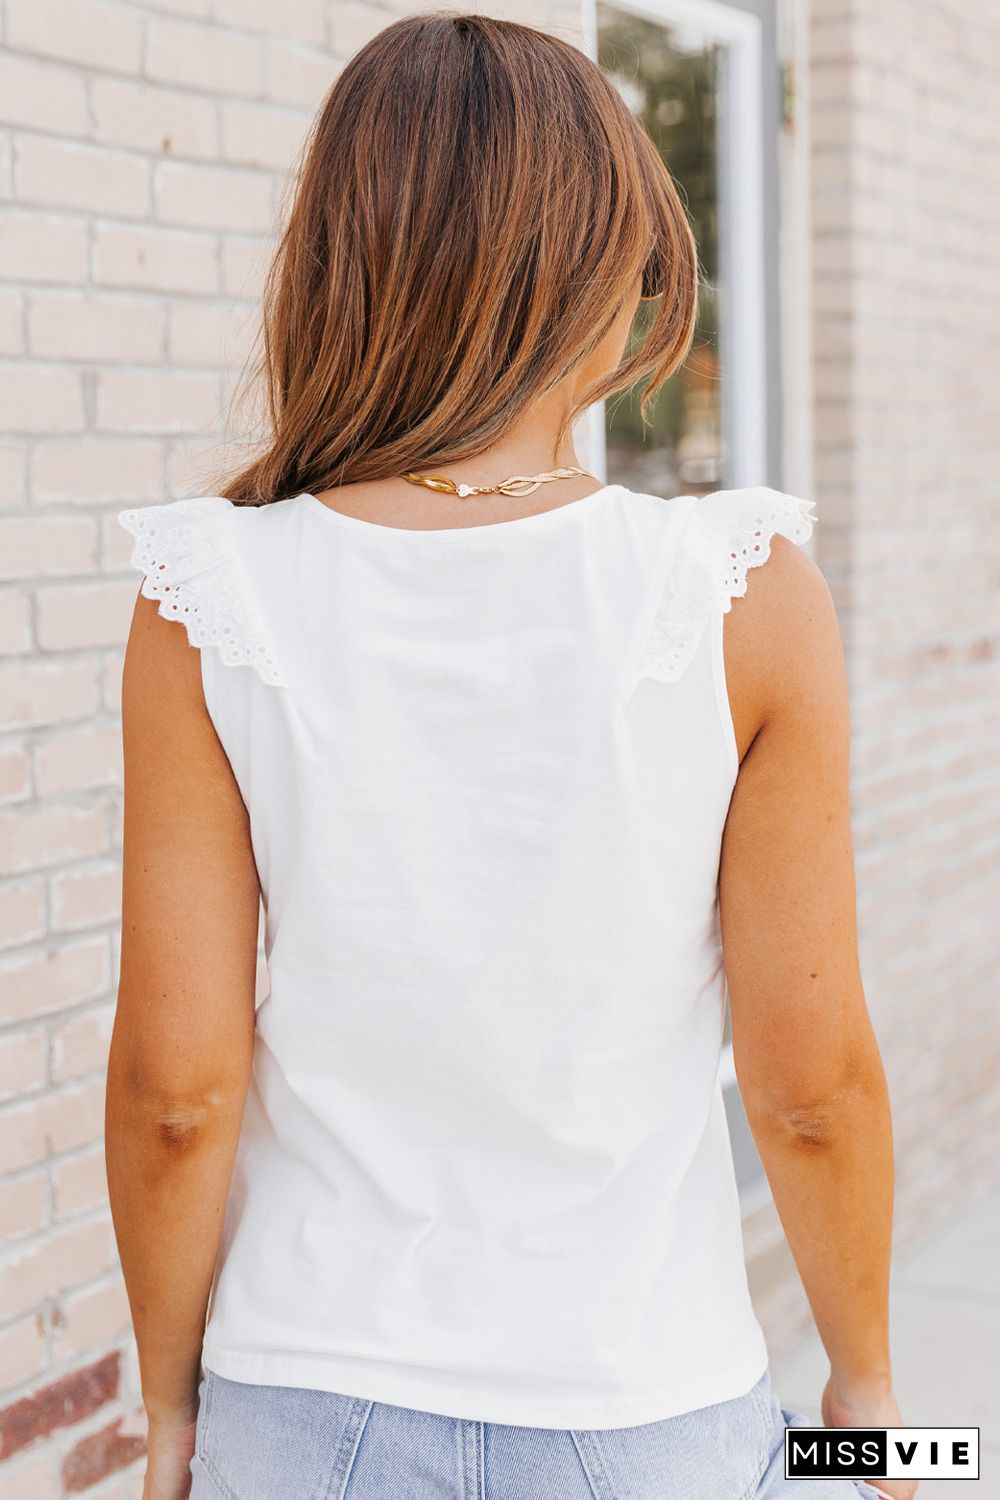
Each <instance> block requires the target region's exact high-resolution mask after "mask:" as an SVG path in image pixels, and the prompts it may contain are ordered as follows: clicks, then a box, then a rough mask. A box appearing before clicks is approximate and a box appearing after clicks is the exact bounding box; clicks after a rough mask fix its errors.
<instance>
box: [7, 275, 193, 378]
mask: <svg viewBox="0 0 1000 1500" xmlns="http://www.w3.org/2000/svg"><path fill="white" fill-rule="evenodd" d="M165 322H166V318H165V314H164V311H163V309H162V308H161V307H159V306H158V305H157V304H156V303H150V302H149V301H148V300H146V299H140V298H137V297H107V296H105V297H91V296H81V295H80V294H79V293H76V292H36V293H35V294H34V295H33V296H32V297H31V298H30V300H29V306H28V341H29V347H30V349H31V353H32V354H34V355H36V356H38V357H39V358H40V359H55V360H58V359H67V360H71V359H80V360H130V361H134V362H135V363H137V364H138V363H143V362H154V363H155V362H157V361H159V360H160V359H161V358H162V355H163V348H164V328H165Z"/></svg>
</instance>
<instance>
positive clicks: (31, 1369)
mask: <svg viewBox="0 0 1000 1500" xmlns="http://www.w3.org/2000/svg"><path fill="white" fill-rule="evenodd" d="M46 1360H47V1350H46V1347H45V1328H44V1325H43V1323H42V1321H41V1319H40V1318H33V1317H28V1318H20V1319H19V1320H18V1321H17V1322H16V1323H11V1324H10V1325H9V1327H7V1328H5V1329H3V1331H2V1332H0V1382H2V1388H3V1389H4V1390H10V1389H11V1387H13V1386H15V1385H20V1384H21V1383H22V1381H27V1380H31V1379H32V1377H33V1376H35V1375H39V1374H41V1372H42V1371H43V1370H44V1368H45V1365H46ZM4 1468H5V1469H6V1468H7V1465H6V1464H5V1465H4ZM15 1483H16V1481H15ZM10 1493H11V1491H10V1490H8V1489H7V1488H6V1486H5V1488H4V1494H5V1495H9V1494H10ZM15 1493H16V1491H15ZM42 1493H44V1492H43V1491H41V1490H35V1489H34V1488H33V1489H31V1490H25V1491H24V1494H25V1495H26V1496H27V1495H30V1496H32V1497H35V1496H36V1495H39V1494H42Z"/></svg>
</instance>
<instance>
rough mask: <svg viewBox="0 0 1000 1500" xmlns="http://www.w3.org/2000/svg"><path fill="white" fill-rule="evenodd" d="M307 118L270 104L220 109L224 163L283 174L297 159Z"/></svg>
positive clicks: (238, 104)
mask: <svg viewBox="0 0 1000 1500" xmlns="http://www.w3.org/2000/svg"><path fill="white" fill-rule="evenodd" d="M309 123H310V121H309V116H308V115H307V114H305V113H303V112H302V111H300V110H296V109H282V108H279V107H278V106H276V105H273V104H242V103H239V102H237V101H235V100H234V101H232V102H231V103H230V102H224V103H223V105H222V154H223V156H224V157H225V159H226V161H231V162H238V163H245V164H246V165H248V166H253V167H272V168H274V169H275V170H276V171H278V172H287V171H288V170H289V169H290V168H291V167H292V165H293V164H294V162H295V161H296V158H297V157H298V155H299V152H300V150H301V147H302V144H303V141H304V140H305V136H306V133H307V131H308V129H309Z"/></svg>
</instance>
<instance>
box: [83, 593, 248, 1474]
mask: <svg viewBox="0 0 1000 1500" xmlns="http://www.w3.org/2000/svg"><path fill="white" fill-rule="evenodd" d="M122 691H123V700H122V724H123V730H122V733H123V744H124V757H125V818H124V835H123V838H124V870H123V881H122V959H121V981H120V985H119V990H118V1008H117V1012H116V1016H115V1024H114V1030H113V1033H112V1038H111V1051H110V1058H109V1064H108V1085H107V1098H106V1117H105V1127H106V1155H107V1175H108V1187H109V1192H110V1197H111V1211H112V1218H113V1221H114V1228H115V1234H116V1238H117V1241H118V1249H119V1254H120V1257H121V1263H122V1270H123V1272H124V1276H125V1285H126V1289H127V1292H128V1299H129V1304H130V1307H131V1311H132V1321H133V1325H134V1328H135V1335H136V1341H137V1344H138V1352H139V1371H140V1380H141V1386H142V1396H143V1401H144V1403H145V1406H146V1411H147V1415H148V1417H149V1424H150V1465H151V1466H152V1463H153V1459H154V1456H155V1451H156V1449H157V1447H158V1446H160V1447H163V1446H167V1447H171V1446H177V1443H175V1441H174V1440H175V1438H176V1439H178V1440H179V1445H180V1448H181V1449H183V1448H184V1447H185V1446H186V1445H187V1439H188V1436H190V1439H191V1444H192V1445H193V1424H194V1419H195V1416H196V1413H197V1392H198V1381H199V1378H200V1373H201V1371H200V1364H201V1344H202V1335H203V1332H204V1326H205V1317H206V1311H207V1307H208V1298H209V1292H210V1289H211V1283H212V1275H213V1270H214V1266H215V1259H216V1255H217V1252H218V1247H219V1239H220V1233H221V1228H222V1217H223V1211H224V1209H225V1204H226V1198H227V1194H228V1190H229V1181H230V1176H231V1172H232V1166H233V1159H234V1155H235V1150H236V1143H237V1140H238V1137H239V1130H240V1123H241V1119H242V1115H243V1107H244V1103H245V1100H246V1093H247V1088H248V1085H249V1080H250V1073H251V1066H252V1058H253V1035H254V994H255V972H256V955H257V929H258V916H259V900H260V896H259V885H258V880H257V871H256V866H255V864H254V859H253V852H252V847H251V842H250V831H249V821H248V818H247V812H246V808H245V806H244V803H243V800H242V798H241V796H240V793H239V789H238V787H237V785H236V781H235V778H234V776H233V772H232V768H231V766H230V764H229V761H228V760H227V758H226V755H225V752H224V750H223V748H222V745H221V744H220V742H219V739H218V736H217V735H216V732H215V729H214V727H213V724H212V721H211V719H210V718H209V715H208V710H207V708H206V706H205V700H204V694H203V691H202V682H201V660H200V652H199V651H198V650H197V649H196V648H194V647H192V646H190V645H189V644H188V641H187V637H186V635H185V632H184V631H183V630H182V629H178V628H177V625H176V623H174V622H172V621H169V620H166V619H164V618H163V617H162V616H160V615H159V614H158V613H157V605H156V603H155V602H153V601H151V600H148V599H145V598H142V597H141V596H140V597H139V599H138V600H137V602H136V608H135V613H134V615H133V620H132V628H131V632H130V635H129V641H128V647H127V650H126V653H125V669H124V675H123V683H122ZM185 1463H186V1460H185ZM163 1478H164V1479H166V1475H164V1476H163ZM147 1493H148V1494H156V1495H157V1496H159V1495H160V1494H161V1493H162V1494H163V1495H164V1496H168V1495H169V1496H171V1497H172V1496H173V1495H174V1494H176V1495H177V1496H183V1495H186V1494H187V1487H186V1476H183V1475H182V1476H181V1477H180V1479H179V1482H178V1484H177V1485H176V1486H172V1485H171V1484H170V1482H169V1480H167V1482H166V1483H165V1484H164V1483H160V1484H157V1485H156V1486H155V1487H153V1488H151V1487H150V1485H149V1480H148V1477H147Z"/></svg>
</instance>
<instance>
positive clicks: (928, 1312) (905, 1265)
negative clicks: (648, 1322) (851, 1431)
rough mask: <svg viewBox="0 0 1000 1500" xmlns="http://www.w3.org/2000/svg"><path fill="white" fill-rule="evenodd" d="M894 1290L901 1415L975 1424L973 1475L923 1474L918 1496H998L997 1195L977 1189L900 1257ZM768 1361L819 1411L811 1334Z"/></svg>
mask: <svg viewBox="0 0 1000 1500" xmlns="http://www.w3.org/2000/svg"><path fill="white" fill-rule="evenodd" d="M891 1300H892V1308H891V1316H892V1325H893V1330H892V1331H893V1339H892V1347H893V1362H894V1366H895V1374H896V1393H897V1395H898V1397H899V1404H900V1407H901V1408H902V1412H903V1420H904V1421H905V1422H907V1423H908V1424H909V1425H911V1426H913V1427H918V1426H942V1427H979V1429H980V1434H979V1439H980V1464H979V1472H980V1475H981V1476H982V1477H981V1479H980V1482H979V1484H978V1485H976V1484H974V1483H970V1482H969V1481H968V1480H944V1479H942V1480H937V1481H932V1480H929V1479H926V1480H924V1481H923V1483H922V1484H921V1486H920V1490H919V1492H918V1495H919V1500H922V1497H923V1495H924V1494H925V1492H926V1495H927V1500H974V1497H976V1496H980V1497H982V1500H1000V1374H998V1367H1000V1356H998V1352H997V1351H998V1350H1000V1196H993V1197H990V1198H979V1199H977V1200H976V1201H975V1202H973V1203H972V1204H970V1206H969V1207H968V1208H967V1209H966V1211H965V1212H964V1213H962V1214H961V1215H960V1216H959V1217H957V1218H956V1219H954V1220H953V1221H952V1222H951V1224H949V1225H947V1226H946V1227H945V1228H943V1229H942V1230H940V1231H939V1232H938V1233H937V1234H936V1235H934V1236H933V1237H932V1238H931V1239H929V1240H928V1241H927V1242H926V1243H925V1244H923V1245H921V1246H920V1247H919V1249H917V1250H914V1251H912V1252H911V1253H910V1254H908V1255H906V1256H903V1257H901V1258H900V1260H899V1261H898V1262H897V1265H896V1267H895V1268H894V1272H893V1285H892V1299H891ZM771 1368H772V1378H773V1381H774V1387H775V1390H776V1391H777V1392H778V1394H779V1395H780V1397H781V1399H782V1402H783V1403H784V1405H785V1406H789V1407H792V1408H793V1409H795V1410H798V1411H802V1412H805V1413H807V1414H808V1415H809V1416H813V1417H815V1416H817V1415H818V1406H819V1400H820V1396H821V1394H822V1390H823V1385H824V1383H825V1381H826V1377H827V1373H828V1366H827V1362H826V1356H825V1355H824V1353H823V1348H822V1345H821V1344H820V1342H819V1339H818V1338H817V1337H816V1335H815V1334H811V1335H809V1336H808V1337H806V1338H805V1339H803V1340H802V1341H801V1342H800V1343H798V1344H797V1345H795V1346H794V1347H793V1348H792V1349H790V1350H789V1351H787V1352H786V1353H784V1354H775V1355H774V1357H773V1359H772V1366H771Z"/></svg>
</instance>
